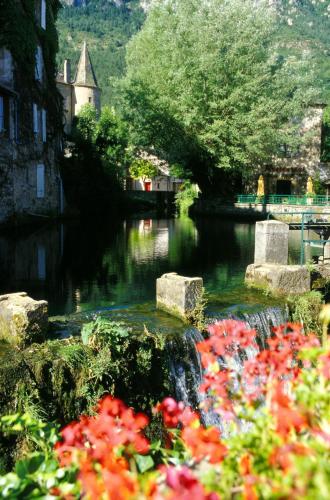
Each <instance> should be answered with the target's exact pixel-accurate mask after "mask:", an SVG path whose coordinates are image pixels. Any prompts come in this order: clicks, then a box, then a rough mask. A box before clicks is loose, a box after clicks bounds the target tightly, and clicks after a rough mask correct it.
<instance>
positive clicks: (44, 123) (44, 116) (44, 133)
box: [41, 109, 47, 142]
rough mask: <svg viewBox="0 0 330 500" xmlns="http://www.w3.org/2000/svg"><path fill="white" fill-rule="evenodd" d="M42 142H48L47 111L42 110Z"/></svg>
mask: <svg viewBox="0 0 330 500" xmlns="http://www.w3.org/2000/svg"><path fill="white" fill-rule="evenodd" d="M41 116H42V141H43V142H47V111H46V110H45V109H43V110H42V115H41Z"/></svg>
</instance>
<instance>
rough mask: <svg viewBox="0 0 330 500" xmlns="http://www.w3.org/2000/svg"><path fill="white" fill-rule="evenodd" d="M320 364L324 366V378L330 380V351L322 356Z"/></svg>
mask: <svg viewBox="0 0 330 500" xmlns="http://www.w3.org/2000/svg"><path fill="white" fill-rule="evenodd" d="M320 362H321V366H322V369H321V373H322V375H323V377H325V378H326V379H327V380H330V351H328V352H327V353H326V354H323V355H322V356H320Z"/></svg>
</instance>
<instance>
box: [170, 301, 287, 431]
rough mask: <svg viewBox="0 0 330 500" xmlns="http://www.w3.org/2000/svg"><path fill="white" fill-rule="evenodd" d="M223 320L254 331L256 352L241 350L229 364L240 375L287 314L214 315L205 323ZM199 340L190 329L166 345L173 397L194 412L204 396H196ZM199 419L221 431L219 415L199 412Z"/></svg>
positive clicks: (199, 378)
mask: <svg viewBox="0 0 330 500" xmlns="http://www.w3.org/2000/svg"><path fill="white" fill-rule="evenodd" d="M223 319H237V320H241V321H244V322H245V323H246V324H247V326H248V327H249V328H250V329H255V330H256V332H257V337H256V341H257V344H258V349H256V348H253V347H248V348H246V349H240V350H239V351H238V353H237V356H235V357H234V358H232V360H231V366H230V368H231V369H232V370H234V371H235V372H237V373H240V372H241V371H242V369H243V363H244V361H245V360H246V359H251V358H253V357H254V356H255V355H256V353H257V352H259V351H261V350H263V349H265V347H266V341H267V338H268V337H270V335H271V333H272V328H273V327H276V326H280V325H282V324H284V323H286V321H287V312H286V311H285V309H283V308H280V307H268V308H265V309H263V310H260V311H256V312H242V313H239V314H233V313H230V312H229V313H227V314H213V315H212V316H211V317H208V320H207V323H208V324H212V323H214V322H215V321H219V320H223ZM202 340H203V336H202V334H201V333H200V332H199V331H198V330H196V329H189V330H187V331H186V332H185V333H184V335H183V336H178V337H176V338H174V339H172V340H171V341H170V342H169V343H168V353H169V364H170V373H171V379H172V384H173V386H174V391H175V397H176V399H177V401H182V402H183V403H184V404H185V405H187V406H191V407H192V408H195V409H197V408H199V406H200V403H202V401H203V395H202V394H201V393H200V392H199V386H200V384H201V382H202V377H203V370H202V366H201V361H200V355H199V353H198V351H197V348H196V344H197V343H198V342H201V341H202ZM201 417H202V420H203V422H204V424H205V425H216V426H218V427H220V428H222V426H221V422H220V418H219V415H217V414H216V413H214V412H207V413H206V412H202V414H201Z"/></svg>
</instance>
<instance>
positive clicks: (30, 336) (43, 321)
mask: <svg viewBox="0 0 330 500" xmlns="http://www.w3.org/2000/svg"><path fill="white" fill-rule="evenodd" d="M47 330H48V303H47V302H46V301H45V300H38V301H37V300H33V299H31V297H29V296H28V295H27V294H26V293H25V292H21V293H12V294H8V295H0V340H5V341H6V342H8V343H10V344H15V345H18V346H19V345H27V344H31V343H33V342H39V341H43V340H45V336H46V333H47Z"/></svg>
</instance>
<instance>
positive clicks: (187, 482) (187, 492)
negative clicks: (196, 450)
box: [153, 467, 219, 500]
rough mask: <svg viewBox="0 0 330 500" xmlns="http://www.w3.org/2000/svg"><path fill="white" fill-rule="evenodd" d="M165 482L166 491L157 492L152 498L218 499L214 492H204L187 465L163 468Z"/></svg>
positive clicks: (181, 499) (157, 499)
mask: <svg viewBox="0 0 330 500" xmlns="http://www.w3.org/2000/svg"><path fill="white" fill-rule="evenodd" d="M164 472H165V475H166V476H165V484H166V487H167V488H168V491H165V492H164V493H163V494H160V492H157V493H156V494H155V495H154V497H153V498H154V500H163V499H168V500H219V496H218V495H217V494H216V493H210V494H208V493H206V492H205V489H204V487H203V485H202V484H201V483H200V482H199V481H198V479H197V478H196V477H195V476H194V475H193V473H192V472H191V471H190V470H189V469H188V467H181V468H175V467H168V468H167V469H164Z"/></svg>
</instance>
